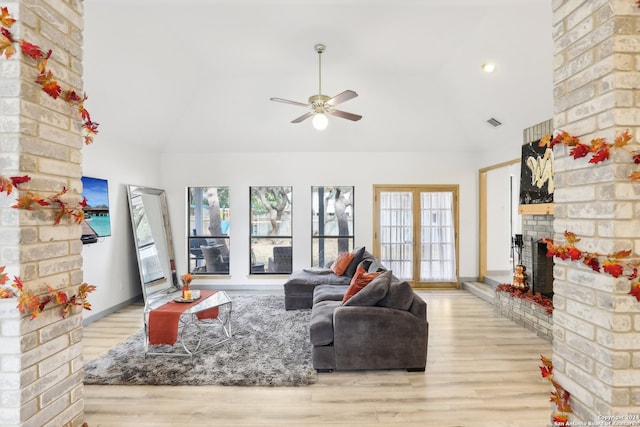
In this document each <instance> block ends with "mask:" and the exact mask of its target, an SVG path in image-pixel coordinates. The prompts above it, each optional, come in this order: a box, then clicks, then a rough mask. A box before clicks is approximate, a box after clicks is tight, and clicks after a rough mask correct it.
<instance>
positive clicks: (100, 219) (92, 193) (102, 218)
mask: <svg viewBox="0 0 640 427" xmlns="http://www.w3.org/2000/svg"><path fill="white" fill-rule="evenodd" d="M82 195H83V196H84V197H86V198H87V206H86V207H85V208H84V219H85V220H84V223H83V224H82V234H83V241H84V240H85V235H89V234H91V233H90V231H93V234H95V236H96V237H105V236H111V219H110V218H109V184H108V182H107V180H106V179H100V178H91V177H88V176H83V177H82ZM87 227H88V228H87Z"/></svg>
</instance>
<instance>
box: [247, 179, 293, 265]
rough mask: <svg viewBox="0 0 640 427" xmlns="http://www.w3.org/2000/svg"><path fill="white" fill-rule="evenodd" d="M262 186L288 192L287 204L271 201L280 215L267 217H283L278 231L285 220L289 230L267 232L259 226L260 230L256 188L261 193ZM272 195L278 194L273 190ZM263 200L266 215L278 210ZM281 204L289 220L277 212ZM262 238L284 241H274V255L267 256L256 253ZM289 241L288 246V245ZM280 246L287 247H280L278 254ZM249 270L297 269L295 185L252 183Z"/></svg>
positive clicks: (283, 193)
mask: <svg viewBox="0 0 640 427" xmlns="http://www.w3.org/2000/svg"><path fill="white" fill-rule="evenodd" d="M261 189H265V190H266V192H268V189H275V190H274V191H276V192H280V195H284V196H286V199H287V201H286V203H285V205H284V206H282V207H280V206H273V205H271V204H270V205H269V206H270V208H271V209H275V211H276V212H275V214H276V218H275V219H273V218H267V220H268V221H269V222H272V223H273V222H274V221H280V224H277V227H278V230H279V231H277V232H278V233H279V232H280V225H281V224H282V223H286V224H288V228H289V233H288V234H275V235H274V234H264V235H263V234H258V233H257V230H259V229H260V228H261V227H260V226H259V224H256V223H255V217H254V211H255V208H254V192H255V193H259V191H260V190H261ZM272 196H274V194H272ZM256 197H257V195H256ZM265 198H266V196H265ZM258 200H260V199H258ZM260 204H261V205H262V206H263V207H264V209H265V210H266V212H265V213H264V214H263V215H272V214H273V213H274V212H272V211H271V210H270V209H269V207H267V206H266V205H265V204H264V203H263V202H262V201H260ZM279 208H281V212H280V215H286V217H287V220H286V221H282V216H280V219H278V217H277V215H278V209H279ZM272 230H273V227H271V231H272ZM271 231H270V232H271ZM261 240H263V241H266V240H272V241H274V240H275V241H280V242H279V243H280V244H274V245H273V246H272V247H271V254H270V256H269V255H266V256H265V255H264V254H260V255H256V253H255V250H254V249H255V248H256V247H257V246H258V245H257V243H258V241H261ZM254 241H255V242H254ZM282 241H284V242H285V244H284V245H283V244H282V243H283V242H282ZM287 242H288V246H287V245H286V243H287ZM254 245H255V246H254ZM278 247H281V248H283V249H280V250H279V251H278V255H277V254H276V251H275V249H276V248H278ZM287 248H288V249H287ZM249 272H250V274H252V275H278V274H291V273H293V186H291V185H269V186H264V185H259V186H250V187H249Z"/></svg>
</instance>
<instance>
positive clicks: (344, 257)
mask: <svg viewBox="0 0 640 427" xmlns="http://www.w3.org/2000/svg"><path fill="white" fill-rule="evenodd" d="M353 257H354V254H353V253H351V252H342V253H341V254H340V256H339V257H338V259H337V260H336V261H335V262H334V263H333V264H331V271H333V272H334V273H336V276H342V275H343V274H344V272H345V271H346V270H347V267H349V263H350V262H351V260H353Z"/></svg>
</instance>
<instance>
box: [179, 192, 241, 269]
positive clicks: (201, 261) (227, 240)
mask: <svg viewBox="0 0 640 427" xmlns="http://www.w3.org/2000/svg"><path fill="white" fill-rule="evenodd" d="M212 188H215V189H216V199H215V200H216V201H217V203H218V209H219V211H218V216H219V217H220V224H218V226H219V228H220V233H219V234H218V233H216V234H214V235H212V234H205V232H204V228H205V227H206V228H207V229H209V231H211V230H210V227H211V218H212V217H211V213H210V214H209V221H208V223H209V226H206V224H207V221H206V220H205V219H204V214H203V213H202V214H200V215H201V216H200V218H201V219H200V221H201V224H197V223H196V222H197V221H198V216H199V215H197V214H196V212H197V207H198V203H195V201H194V200H192V197H193V198H197V197H198V194H200V200H201V202H200V207H201V208H203V207H204V206H205V204H204V203H203V202H204V195H205V194H206V193H207V192H208V191H209V189H212ZM192 190H193V192H194V194H193V196H192ZM221 191H222V195H223V197H221ZM230 193H231V190H230V188H229V186H226V185H224V186H194V187H187V197H186V201H187V221H186V222H187V224H186V225H187V245H186V246H187V247H186V255H187V271H188V272H189V273H191V274H193V275H195V276H211V275H214V276H229V275H230V274H231V268H230V267H231V258H230V256H229V254H230V248H231V235H230V231H231V227H230V218H231V206H230V197H229V196H230ZM221 199H222V200H223V201H222V203H220V200H221ZM211 200H213V199H211ZM209 203H211V202H207V204H206V206H209ZM192 205H193V212H192V207H191V206H192ZM192 213H193V215H192ZM192 216H193V222H192ZM223 218H226V219H223ZM198 228H200V230H198ZM203 241H204V242H203ZM201 243H206V245H202V244H201ZM202 246H211V247H212V251H213V252H209V253H208V254H207V256H205V254H204V252H203V251H202V249H201V248H202ZM213 256H215V258H216V259H217V260H218V263H216V265H215V267H212V269H209V267H207V263H206V258H207V257H209V259H210V260H211V259H213V258H212V257H213ZM192 263H193V264H192ZM202 268H204V270H201V269H202Z"/></svg>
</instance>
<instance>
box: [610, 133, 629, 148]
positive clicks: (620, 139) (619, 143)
mask: <svg viewBox="0 0 640 427" xmlns="http://www.w3.org/2000/svg"><path fill="white" fill-rule="evenodd" d="M631 138H632V137H631V135H630V134H629V130H628V129H627V130H625V131H624V132H622V133H621V134H620V135H618V136H617V137H616V139H615V140H614V142H613V146H614V147H615V148H621V147H624V146H625V145H627V143H628V142H629V141H631Z"/></svg>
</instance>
